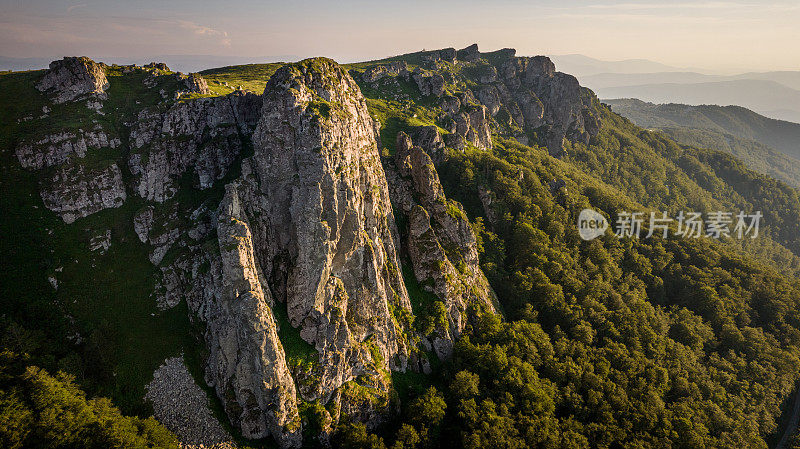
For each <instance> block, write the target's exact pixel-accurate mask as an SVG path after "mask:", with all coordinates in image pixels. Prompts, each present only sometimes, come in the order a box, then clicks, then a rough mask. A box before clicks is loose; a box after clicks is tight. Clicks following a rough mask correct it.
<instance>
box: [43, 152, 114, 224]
mask: <svg viewBox="0 0 800 449" xmlns="http://www.w3.org/2000/svg"><path fill="white" fill-rule="evenodd" d="M40 193H41V196H42V199H43V200H44V205H45V207H47V208H48V209H50V210H52V211H54V212H56V213H57V214H59V215H60V216H61V218H62V219H63V220H64V222H65V223H72V222H74V221H75V220H77V219H78V218H81V217H86V216H88V215H91V214H93V213H95V212H99V211H101V210H103V209H107V208H112V207H120V206H122V203H124V202H125V199H126V197H127V195H126V193H125V185H124V184H123V182H122V173H121V172H120V170H119V167H118V166H117V164H115V163H112V164H110V165H106V166H104V167H102V166H101V167H91V168H90V167H84V166H83V165H81V164H69V165H65V166H61V167H59V168H58V169H57V170H55V171H54V173H53V174H52V176H51V177H49V178H48V179H47V180H46V181H45V182H43V183H42V187H41V192H40Z"/></svg>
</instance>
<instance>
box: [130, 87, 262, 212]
mask: <svg viewBox="0 0 800 449" xmlns="http://www.w3.org/2000/svg"><path fill="white" fill-rule="evenodd" d="M260 103H261V99H260V98H259V96H257V95H254V94H249V93H240V92H237V93H233V94H230V95H227V96H224V97H215V98H203V99H198V100H195V101H191V102H179V103H176V104H175V105H174V106H172V107H170V108H169V109H167V110H166V111H164V112H162V111H160V110H158V109H157V108H152V109H146V110H144V111H142V112H141V113H140V114H139V117H138V120H137V121H136V123H135V124H134V125H133V127H132V129H131V133H130V145H131V155H130V157H129V159H128V166H129V167H130V170H131V173H132V174H133V176H134V178H135V184H136V191H137V193H138V194H139V196H141V197H142V198H145V199H147V200H152V201H157V202H163V201H165V200H167V199H169V198H171V197H172V196H173V195H174V194H175V193H176V192H177V190H178V185H177V183H178V181H179V180H180V179H181V177H182V176H183V175H184V174H185V173H190V174H192V175H193V178H194V182H195V183H196V186H197V187H199V188H201V189H206V188H209V187H211V185H213V183H214V182H215V181H217V180H219V179H221V178H222V177H224V176H225V175H226V174H227V173H228V170H229V168H230V166H231V164H232V163H233V162H234V161H235V160H236V159H237V157H238V156H239V154H240V153H241V151H242V149H243V148H244V145H245V140H244V138H246V137H248V136H249V135H250V134H251V133H252V130H253V129H254V128H255V123H256V121H257V120H258V111H259V109H260Z"/></svg>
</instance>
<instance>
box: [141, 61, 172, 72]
mask: <svg viewBox="0 0 800 449" xmlns="http://www.w3.org/2000/svg"><path fill="white" fill-rule="evenodd" d="M144 68H146V69H158V70H163V71H165V72H169V67H167V64H166V63H163V62H151V63H150V64H145V65H144Z"/></svg>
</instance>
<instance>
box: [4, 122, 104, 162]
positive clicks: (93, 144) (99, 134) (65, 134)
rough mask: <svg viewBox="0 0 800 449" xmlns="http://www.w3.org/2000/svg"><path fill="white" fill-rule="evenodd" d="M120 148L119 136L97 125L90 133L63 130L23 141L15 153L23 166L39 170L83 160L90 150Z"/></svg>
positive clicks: (88, 131) (80, 130) (87, 131)
mask: <svg viewBox="0 0 800 449" xmlns="http://www.w3.org/2000/svg"><path fill="white" fill-rule="evenodd" d="M119 146H120V140H119V137H114V136H111V135H109V134H108V133H106V132H105V131H104V130H103V128H101V127H100V126H95V128H94V129H91V130H86V131H84V130H82V129H79V130H75V131H62V132H58V133H55V134H48V135H45V136H43V137H41V138H39V139H38V140H36V141H34V142H22V143H20V144H19V145H18V146H17V148H16V154H17V159H19V163H20V164H21V165H22V166H23V167H25V168H28V169H33V170H40V169H42V168H45V167H53V166H56V165H61V164H63V163H65V162H67V161H69V160H70V159H71V158H83V157H85V156H86V154H87V152H89V151H91V150H97V149H103V148H112V149H113V148H117V147H119Z"/></svg>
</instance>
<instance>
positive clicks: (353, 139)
mask: <svg viewBox="0 0 800 449" xmlns="http://www.w3.org/2000/svg"><path fill="white" fill-rule="evenodd" d="M253 145H254V149H255V154H254V156H253V157H252V159H251V160H249V161H248V163H247V164H246V166H245V167H243V177H244V178H245V180H246V181H249V183H247V185H246V186H243V189H242V190H243V191H244V192H246V193H245V196H246V198H247V201H246V203H247V209H248V215H250V216H253V217H258V219H257V221H254V222H253V227H254V229H255V231H254V235H255V237H254V238H255V240H256V247H257V249H258V251H259V260H260V261H261V263H262V267H263V268H264V270H265V272H266V273H267V275H268V277H269V279H270V286H271V287H272V290H273V292H274V293H275V295H276V298H277V300H278V301H281V302H284V301H285V303H286V308H287V311H288V318H289V321H290V324H291V326H292V327H296V328H298V329H299V330H300V335H301V337H302V338H303V339H304V340H305V341H307V342H308V343H310V344H312V345H314V347H315V348H316V350H317V351H318V352H319V370H320V372H319V373H318V374H319V380H318V382H317V383H316V385H315V386H313V388H303V389H301V391H302V393H303V395H304V397H306V398H307V399H316V398H323V400H324V401H327V400H328V399H329V398H330V397H331V395H332V394H333V392H334V390H336V389H337V388H339V387H341V385H343V384H344V383H345V382H347V381H349V380H352V379H354V378H356V377H358V376H359V375H361V374H372V375H378V371H380V370H388V369H402V367H403V366H404V360H405V353H406V342H405V341H404V337H403V334H404V332H405V329H403V328H402V326H401V324H397V323H402V320H398V319H397V316H396V314H398V313H400V311H403V310H410V303H409V301H408V294H407V293H406V290H405V286H404V284H403V281H402V278H401V276H400V272H399V268H398V267H399V262H398V259H397V251H396V231H395V228H394V218H393V215H392V208H391V204H390V202H389V194H388V191H387V187H386V180H385V177H384V173H383V171H382V169H381V164H380V157H379V155H378V150H377V143H376V136H375V131H374V125H373V122H372V119H371V118H370V116H369V113H368V112H367V108H366V103H365V101H364V98H363V96H362V95H361V91H360V90H359V88H358V86H357V85H356V84H355V82H354V81H353V79H352V78H351V77H350V75H349V74H347V73H346V72H345V71H344V70H343V69H342V68H341V67H339V66H338V65H337V64H336V63H334V62H333V61H330V60H326V59H314V60H307V61H304V62H301V63H298V64H295V65H291V66H286V67H284V68H281V69H280V70H278V72H276V73H275V75H273V77H272V78H271V79H270V81H269V83H268V84H267V87H266V89H265V91H264V105H263V107H262V111H261V120H260V121H259V124H258V127H257V129H256V132H255V133H254V135H253ZM367 339H369V342H368V341H367ZM370 349H373V350H376V351H377V354H374V353H373V352H372V351H371V350H370Z"/></svg>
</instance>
